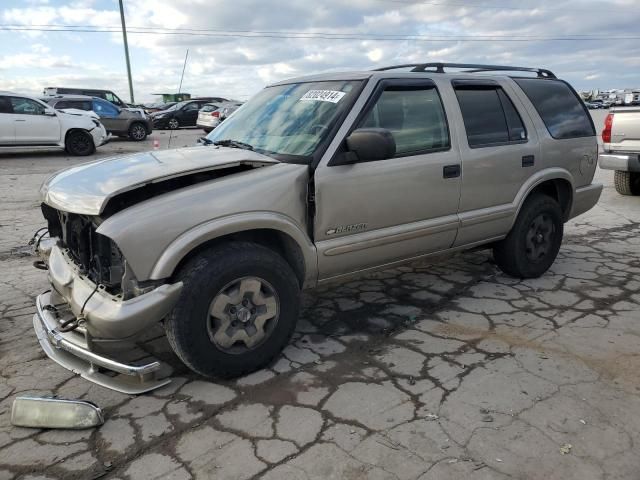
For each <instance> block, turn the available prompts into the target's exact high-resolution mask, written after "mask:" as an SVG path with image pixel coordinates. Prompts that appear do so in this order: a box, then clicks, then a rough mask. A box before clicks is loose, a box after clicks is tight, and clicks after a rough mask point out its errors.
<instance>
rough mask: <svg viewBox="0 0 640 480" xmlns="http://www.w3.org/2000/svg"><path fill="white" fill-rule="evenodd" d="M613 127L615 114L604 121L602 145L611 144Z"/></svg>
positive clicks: (611, 114)
mask: <svg viewBox="0 0 640 480" xmlns="http://www.w3.org/2000/svg"><path fill="white" fill-rule="evenodd" d="M612 126H613V113H610V114H609V115H607V118H605V119H604V130H602V143H611V127H612Z"/></svg>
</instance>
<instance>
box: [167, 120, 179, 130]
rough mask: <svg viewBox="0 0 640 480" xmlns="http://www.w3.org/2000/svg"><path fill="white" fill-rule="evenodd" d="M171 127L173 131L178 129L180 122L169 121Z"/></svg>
mask: <svg viewBox="0 0 640 480" xmlns="http://www.w3.org/2000/svg"><path fill="white" fill-rule="evenodd" d="M169 127H170V128H172V129H176V128H178V121H177V120H176V119H175V118H172V119H171V120H169Z"/></svg>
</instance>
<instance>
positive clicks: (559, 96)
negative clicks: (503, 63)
mask: <svg viewBox="0 0 640 480" xmlns="http://www.w3.org/2000/svg"><path fill="white" fill-rule="evenodd" d="M514 80H515V82H516V83H517V84H518V86H519V87H520V88H521V89H522V91H523V92H524V93H525V95H526V96H527V97H528V98H529V100H530V101H531V103H532V104H533V106H534V108H535V109H536V110H537V112H538V114H539V115H540V117H541V118H542V121H543V122H544V124H545V126H546V127H547V130H548V131H549V134H550V135H551V136H552V137H553V138H556V139H565V138H579V137H591V136H594V135H595V134H596V132H595V129H594V126H593V122H592V121H591V118H590V116H589V113H588V111H587V109H586V107H585V106H584V104H583V102H582V101H581V100H580V99H579V98H578V96H577V95H576V93H575V92H574V91H573V89H572V88H571V87H569V85H567V84H566V83H564V82H563V81H561V80H540V79H535V78H520V79H514Z"/></svg>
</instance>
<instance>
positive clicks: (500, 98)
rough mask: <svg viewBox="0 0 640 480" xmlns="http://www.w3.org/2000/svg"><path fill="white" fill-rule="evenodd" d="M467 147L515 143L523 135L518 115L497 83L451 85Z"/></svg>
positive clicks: (522, 126) (523, 136) (520, 140)
mask: <svg viewBox="0 0 640 480" xmlns="http://www.w3.org/2000/svg"><path fill="white" fill-rule="evenodd" d="M455 91H456V97H457V98H458V103H459V104H460V111H461V113H462V120H463V121H464V127H465V130H466V132H467V141H468V142H469V147H471V148H478V147H488V146H492V145H503V144H507V143H519V142H522V141H525V140H526V138H527V135H526V131H525V128H524V125H523V123H522V119H521V118H520V116H519V115H518V111H517V110H516V108H515V106H514V105H513V103H512V102H511V100H510V99H509V97H508V96H507V95H506V93H505V92H504V91H503V90H502V89H501V88H500V87H499V86H497V85H495V86H493V85H473V84H463V85H458V86H455Z"/></svg>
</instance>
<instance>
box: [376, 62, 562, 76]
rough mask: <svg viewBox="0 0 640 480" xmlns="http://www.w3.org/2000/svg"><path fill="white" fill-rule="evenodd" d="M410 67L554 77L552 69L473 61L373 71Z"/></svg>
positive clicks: (438, 70)
mask: <svg viewBox="0 0 640 480" xmlns="http://www.w3.org/2000/svg"><path fill="white" fill-rule="evenodd" d="M409 67H413V68H411V71H412V72H426V71H427V68H434V69H435V70H433V72H434V73H445V72H444V69H445V67H446V68H466V69H469V70H465V71H464V72H463V73H478V72H533V73H535V74H537V76H538V78H556V76H555V75H554V74H553V72H552V71H550V70H546V69H544V68H529V67H509V66H506V65H480V64H475V63H441V62H432V63H406V64H404V65H392V66H390V67H382V68H376V69H374V71H376V72H383V71H386V70H396V69H399V68H409Z"/></svg>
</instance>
